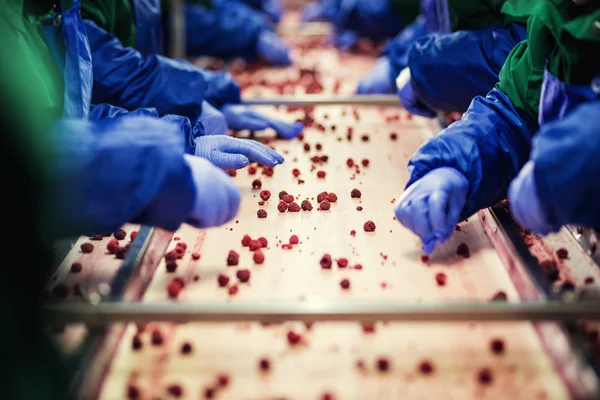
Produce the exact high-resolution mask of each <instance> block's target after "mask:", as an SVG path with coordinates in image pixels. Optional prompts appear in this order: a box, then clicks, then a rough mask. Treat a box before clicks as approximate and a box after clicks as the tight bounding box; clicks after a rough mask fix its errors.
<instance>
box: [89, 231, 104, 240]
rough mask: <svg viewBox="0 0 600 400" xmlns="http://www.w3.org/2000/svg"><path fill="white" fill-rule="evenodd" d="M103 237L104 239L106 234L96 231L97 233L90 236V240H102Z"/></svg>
mask: <svg viewBox="0 0 600 400" xmlns="http://www.w3.org/2000/svg"><path fill="white" fill-rule="evenodd" d="M102 239H104V236H102V235H101V234H99V233H96V234H94V235H92V236H90V240H102Z"/></svg>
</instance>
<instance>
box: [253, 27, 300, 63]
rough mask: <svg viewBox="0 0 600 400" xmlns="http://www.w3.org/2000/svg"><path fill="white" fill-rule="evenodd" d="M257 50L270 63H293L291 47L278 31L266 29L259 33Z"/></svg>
mask: <svg viewBox="0 0 600 400" xmlns="http://www.w3.org/2000/svg"><path fill="white" fill-rule="evenodd" d="M256 51H257V53H258V55H259V56H262V57H264V58H265V59H266V60H267V61H268V62H269V64H272V65H282V66H287V65H291V64H292V60H291V58H290V47H289V46H288V45H287V44H286V43H285V42H284V41H283V39H281V38H280V37H279V36H277V34H276V33H274V32H271V31H268V30H265V31H262V32H261V33H260V35H258V41H257V42H256Z"/></svg>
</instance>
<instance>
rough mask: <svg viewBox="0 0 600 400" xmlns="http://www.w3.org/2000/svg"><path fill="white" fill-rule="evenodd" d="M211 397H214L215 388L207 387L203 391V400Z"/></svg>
mask: <svg viewBox="0 0 600 400" xmlns="http://www.w3.org/2000/svg"><path fill="white" fill-rule="evenodd" d="M213 397H215V388H211V387H207V388H206V389H204V398H205V399H212V398H213Z"/></svg>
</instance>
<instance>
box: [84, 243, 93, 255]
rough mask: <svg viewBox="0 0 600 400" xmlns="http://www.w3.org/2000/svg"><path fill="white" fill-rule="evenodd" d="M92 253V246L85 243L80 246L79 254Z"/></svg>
mask: <svg viewBox="0 0 600 400" xmlns="http://www.w3.org/2000/svg"><path fill="white" fill-rule="evenodd" d="M92 251H94V245H93V244H91V243H89V242H87V243H84V244H82V245H81V252H82V253H91V252H92Z"/></svg>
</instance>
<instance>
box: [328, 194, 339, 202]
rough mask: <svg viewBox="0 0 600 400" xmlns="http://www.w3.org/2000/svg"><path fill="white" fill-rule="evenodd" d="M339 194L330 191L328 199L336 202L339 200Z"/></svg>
mask: <svg viewBox="0 0 600 400" xmlns="http://www.w3.org/2000/svg"><path fill="white" fill-rule="evenodd" d="M337 199H338V198H337V195H336V194H335V193H329V194H328V195H327V200H329V202H330V203H335V202H336V201H337Z"/></svg>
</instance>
